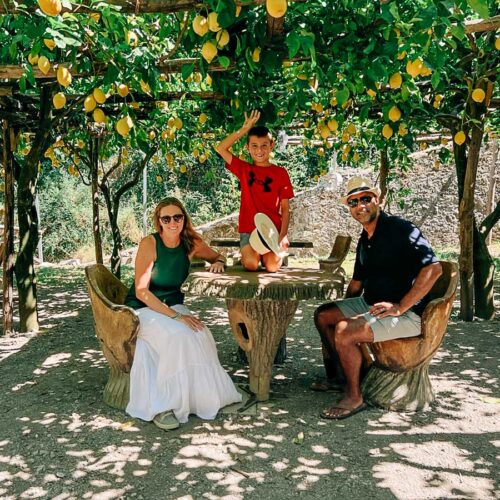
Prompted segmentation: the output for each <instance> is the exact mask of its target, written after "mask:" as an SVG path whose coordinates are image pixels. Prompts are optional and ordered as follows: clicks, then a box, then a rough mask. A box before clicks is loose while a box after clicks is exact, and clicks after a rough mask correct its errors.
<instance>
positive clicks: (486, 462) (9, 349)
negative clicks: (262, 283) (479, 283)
mask: <svg viewBox="0 0 500 500" xmlns="http://www.w3.org/2000/svg"><path fill="white" fill-rule="evenodd" d="M39 280H40V286H39V298H40V301H41V318H40V319H41V326H42V329H43V331H42V333H41V334H40V335H38V336H29V335H18V336H15V337H13V338H3V339H0V380H1V381H2V389H1V391H0V422H1V427H0V498H6V499H18V498H56V499H72V498H92V499H112V498H138V499H140V498H143V499H152V498H158V499H199V498H200V499H201V498H206V499H243V498H245V499H247V498H260V499H267V498H278V499H286V498H295V497H303V498H311V499H315V498H318V499H320V498H321V499H325V498H350V499H358V498H371V499H390V498H398V499H433V498H436V499H438V498H477V499H488V498H500V493H499V488H498V483H497V481H498V477H499V474H498V472H499V467H498V461H497V458H498V456H499V447H500V433H499V431H500V418H499V416H500V411H499V410H500V393H499V389H498V373H499V372H498V359H499V348H498V345H499V341H498V337H499V334H500V321H498V320H496V321H490V322H484V321H476V322H473V323H463V322H460V321H457V320H456V318H455V317H453V318H452V321H451V323H450V325H449V329H448V333H447V335H446V338H445V342H444V344H443V346H442V348H441V349H440V351H439V352H438V354H437V355H436V357H435V358H434V360H433V363H432V366H431V379H432V383H433V387H434V390H435V392H436V402H435V404H434V405H433V406H432V408H431V410H430V411H428V412H424V413H416V414H410V413H395V412H384V411H382V410H379V409H375V408H370V409H369V410H368V411H365V412H362V413H360V414H358V415H356V416H354V417H352V418H350V419H347V420H344V421H341V422H331V421H325V420H323V419H321V418H319V414H320V411H321V409H323V408H324V407H326V406H327V405H329V404H330V403H332V402H333V401H334V399H335V397H336V396H335V394H331V393H330V394H318V393H314V392H311V391H310V390H309V389H308V387H309V385H310V384H311V382H312V381H313V380H314V379H315V378H317V377H318V376H320V375H321V374H322V365H321V352H320V348H319V342H318V336H317V333H316V332H315V329H314V325H313V322H312V315H313V311H314V309H315V307H316V306H317V305H318V303H315V302H310V303H304V302H303V303H300V305H299V309H298V310H297V313H296V316H295V319H294V321H293V322H292V324H291V326H290V328H289V330H288V359H287V361H286V362H285V363H284V364H283V365H281V366H276V367H275V370H274V379H273V383H272V387H273V395H274V399H273V400H272V401H271V402H270V403H269V404H267V405H261V407H259V408H258V409H255V407H254V410H253V411H251V412H250V414H246V415H241V414H238V413H231V414H220V415H219V416H218V418H217V419H216V420H214V421H210V422H208V421H202V420H200V419H198V418H195V417H191V418H190V421H189V423H188V424H185V425H182V426H181V428H180V429H178V430H176V431H171V432H164V431H161V430H160V429H158V428H156V427H155V426H154V425H153V424H151V423H147V422H142V421H139V420H134V419H131V418H130V417H129V416H128V415H126V414H125V413H123V412H121V411H117V410H114V409H112V408H110V407H108V406H106V405H105V403H104V402H103V401H102V398H101V391H102V389H103V387H104V384H105V382H106V379H107V365H106V362H105V360H104V358H103V356H102V355H101V352H100V351H99V346H98V344H97V341H96V338H95V335H94V330H93V324H92V315H91V310H90V305H89V301H88V298H87V294H86V290H85V286H84V273H83V269H45V270H41V272H40V274H39ZM188 306H190V307H192V308H193V310H195V311H197V312H199V314H200V316H201V317H202V318H203V319H204V320H205V321H206V322H207V324H208V325H209V327H210V328H211V329H212V333H213V335H214V337H215V339H216V342H217V344H218V349H219V356H220V360H221V363H222V364H223V366H224V367H225V368H226V370H228V372H229V373H230V374H231V376H232V377H233V380H234V381H235V382H236V383H241V384H244V383H245V381H246V377H247V371H246V366H244V365H242V364H240V362H239V361H238V359H237V356H236V344H235V342H234V340H233V338H232V335H231V333H230V330H229V326H228V321H227V315H226V309H225V305H224V302H223V301H222V300H216V299H206V300H199V299H198V300H197V301H196V302H195V303H191V301H190V300H188Z"/></svg>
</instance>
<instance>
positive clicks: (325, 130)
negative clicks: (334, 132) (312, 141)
mask: <svg viewBox="0 0 500 500" xmlns="http://www.w3.org/2000/svg"><path fill="white" fill-rule="evenodd" d="M319 133H320V135H321V137H323V139H328V137H329V136H330V129H329V128H328V126H327V125H325V124H324V123H323V124H322V125H321V126H320V127H319Z"/></svg>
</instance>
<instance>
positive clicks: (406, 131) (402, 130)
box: [398, 123, 408, 137]
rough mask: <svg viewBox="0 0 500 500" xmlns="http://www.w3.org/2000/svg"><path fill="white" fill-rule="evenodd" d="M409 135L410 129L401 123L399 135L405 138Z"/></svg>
mask: <svg viewBox="0 0 500 500" xmlns="http://www.w3.org/2000/svg"><path fill="white" fill-rule="evenodd" d="M407 133H408V129H407V128H406V125H405V124H404V123H400V124H399V127H398V134H399V135H400V136H401V137H404V136H405V135H406V134H407Z"/></svg>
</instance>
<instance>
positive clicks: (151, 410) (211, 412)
mask: <svg viewBox="0 0 500 500" xmlns="http://www.w3.org/2000/svg"><path fill="white" fill-rule="evenodd" d="M172 309H175V310H176V311H177V312H179V313H181V314H190V312H189V310H188V308H187V307H186V306H184V305H181V304H177V305H175V306H173V307H172ZM136 312H137V314H138V316H139V321H140V329H139V334H138V336H137V344H136V349H135V355H134V361H133V363H132V369H131V371H130V401H129V403H128V405H127V408H126V412H127V413H128V414H129V415H131V416H132V417H136V418H140V419H142V420H147V421H150V420H153V418H154V417H155V415H157V414H158V413H161V412H163V411H167V410H172V411H173V412H174V415H175V417H176V418H177V420H178V421H179V422H180V423H184V422H187V420H188V416H189V414H190V413H194V414H196V415H198V417H200V418H203V419H206V420H211V419H213V418H215V416H216V415H217V412H218V411H219V409H220V408H222V407H224V406H226V405H229V404H232V403H238V402H240V401H241V394H240V393H239V392H238V391H237V390H236V387H235V386H234V384H233V382H232V380H231V378H230V377H229V375H228V374H227V373H226V372H225V370H224V368H222V366H221V365H220V362H219V357H218V356H217V348H216V345H215V341H214V339H213V337H212V334H211V333H210V330H209V329H208V328H206V327H205V328H204V329H203V330H202V331H198V332H195V331H193V330H191V329H190V328H189V327H187V326H186V325H185V324H184V323H182V322H181V321H178V320H175V319H171V318H169V317H167V316H165V315H164V314H160V313H157V312H155V311H153V310H152V309H150V308H149V307H144V308H142V309H138V310H137V311H136Z"/></svg>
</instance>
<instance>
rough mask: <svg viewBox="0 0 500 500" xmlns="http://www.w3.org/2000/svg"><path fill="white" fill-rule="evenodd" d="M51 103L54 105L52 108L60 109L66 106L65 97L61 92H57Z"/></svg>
mask: <svg viewBox="0 0 500 500" xmlns="http://www.w3.org/2000/svg"><path fill="white" fill-rule="evenodd" d="M52 103H53V104H54V108H56V109H61V108H64V106H65V105H66V96H65V95H64V94H63V93H62V92H58V93H57V94H55V95H54V97H53V98H52Z"/></svg>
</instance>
